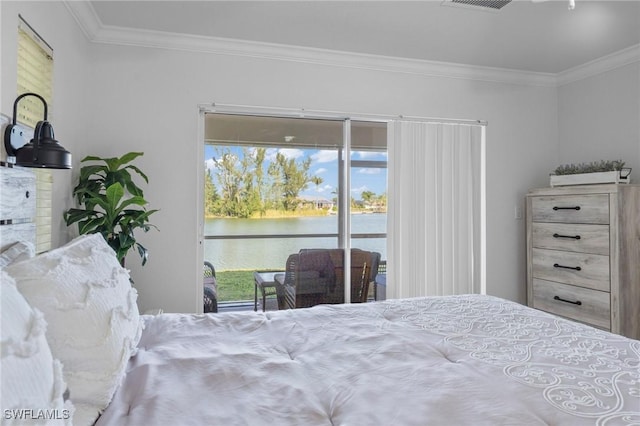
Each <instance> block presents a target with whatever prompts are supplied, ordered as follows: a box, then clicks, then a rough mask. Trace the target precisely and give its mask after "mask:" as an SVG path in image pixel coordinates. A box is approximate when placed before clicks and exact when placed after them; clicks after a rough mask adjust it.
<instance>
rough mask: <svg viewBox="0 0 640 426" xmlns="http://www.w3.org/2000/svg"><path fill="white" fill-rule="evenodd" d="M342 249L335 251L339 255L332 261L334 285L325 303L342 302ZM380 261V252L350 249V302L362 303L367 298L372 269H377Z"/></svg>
mask: <svg viewBox="0 0 640 426" xmlns="http://www.w3.org/2000/svg"><path fill="white" fill-rule="evenodd" d="M342 253H343V251H342V250H340V251H339V252H337V253H335V255H339V258H336V256H335V255H334V262H335V264H336V287H335V290H334V292H333V293H332V294H331V295H330V296H329V297H328V302H327V303H344V257H343V255H342ZM379 262H380V253H377V252H372V251H366V250H360V249H351V303H364V302H366V301H367V299H368V295H369V285H370V283H371V281H372V280H373V275H372V271H374V270H375V271H377V269H378V264H379Z"/></svg>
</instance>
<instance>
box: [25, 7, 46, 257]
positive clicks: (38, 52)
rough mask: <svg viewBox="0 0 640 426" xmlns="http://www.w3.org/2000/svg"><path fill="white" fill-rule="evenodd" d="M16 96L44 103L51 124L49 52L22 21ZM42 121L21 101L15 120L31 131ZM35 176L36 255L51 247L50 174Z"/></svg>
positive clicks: (36, 106)
mask: <svg viewBox="0 0 640 426" xmlns="http://www.w3.org/2000/svg"><path fill="white" fill-rule="evenodd" d="M17 77H18V78H17V80H18V88H17V89H18V90H17V96H20V95H21V94H23V93H27V92H31V93H37V94H38V95H40V96H42V97H43V98H44V99H45V101H46V102H47V107H48V108H47V110H48V111H47V120H48V121H51V111H52V101H53V89H52V88H53V49H52V48H51V46H49V45H48V44H47V42H46V41H44V40H43V39H42V37H40V35H38V33H37V32H36V31H35V30H34V29H33V28H32V27H31V26H30V25H29V24H28V23H27V22H26V21H25V20H24V19H23V18H22V16H19V19H18V70H17ZM43 119H44V105H43V104H42V102H41V101H40V100H39V99H37V98H36V97H34V96H27V97H26V98H22V99H21V100H20V102H19V104H18V106H17V111H16V121H17V122H19V123H21V124H24V125H25V126H28V127H31V128H34V127H35V126H36V124H37V123H38V121H42V120H43ZM34 171H35V175H36V218H35V221H36V252H37V253H42V252H44V251H47V250H49V249H50V248H51V213H52V209H51V203H52V194H53V191H52V190H53V175H52V173H51V171H50V170H47V169H34Z"/></svg>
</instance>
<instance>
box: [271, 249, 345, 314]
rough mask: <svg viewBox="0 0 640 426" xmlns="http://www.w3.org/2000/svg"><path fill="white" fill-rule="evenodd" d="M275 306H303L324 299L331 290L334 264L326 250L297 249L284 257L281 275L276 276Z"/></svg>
mask: <svg viewBox="0 0 640 426" xmlns="http://www.w3.org/2000/svg"><path fill="white" fill-rule="evenodd" d="M276 283H277V284H276V293H277V295H278V309H293V308H306V307H310V306H314V305H319V304H322V303H327V296H328V295H329V294H330V293H331V292H333V291H334V290H335V283H336V277H335V267H334V265H333V262H332V261H331V256H330V255H329V252H328V250H324V249H318V250H301V251H300V252H299V253H295V254H291V255H289V257H288V258H287V263H286V270H285V273H284V274H283V275H277V276H276Z"/></svg>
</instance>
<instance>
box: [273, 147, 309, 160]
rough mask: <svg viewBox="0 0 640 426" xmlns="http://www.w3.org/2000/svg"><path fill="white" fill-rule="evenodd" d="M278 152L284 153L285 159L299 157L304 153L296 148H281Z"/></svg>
mask: <svg viewBox="0 0 640 426" xmlns="http://www.w3.org/2000/svg"><path fill="white" fill-rule="evenodd" d="M278 152H279V153H280V154H282V155H284V157H285V158H286V159H287V160H290V159H291V158H299V157H302V156H303V155H304V152H302V150H301V149H297V148H282V149H280V150H279V151H278Z"/></svg>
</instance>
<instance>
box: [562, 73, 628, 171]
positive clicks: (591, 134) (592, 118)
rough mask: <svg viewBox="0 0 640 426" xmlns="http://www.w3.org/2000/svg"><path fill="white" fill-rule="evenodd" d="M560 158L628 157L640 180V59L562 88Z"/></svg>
mask: <svg viewBox="0 0 640 426" xmlns="http://www.w3.org/2000/svg"><path fill="white" fill-rule="evenodd" d="M558 123H559V124H558V126H559V154H560V160H559V161H560V163H562V164H565V163H580V162H591V161H598V160H617V159H622V160H624V161H625V163H626V166H627V167H631V168H633V171H632V174H631V177H632V180H633V182H634V183H637V182H640V63H638V62H636V63H633V64H630V65H627V66H624V67H620V68H617V69H614V70H612V71H609V72H605V73H602V74H598V75H596V76H593V77H589V78H586V79H583V80H580V81H577V82H574V83H570V84H566V85H563V86H560V87H559V89H558Z"/></svg>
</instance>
